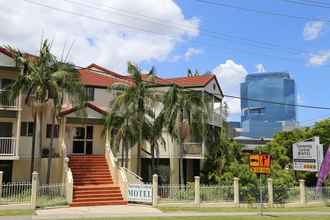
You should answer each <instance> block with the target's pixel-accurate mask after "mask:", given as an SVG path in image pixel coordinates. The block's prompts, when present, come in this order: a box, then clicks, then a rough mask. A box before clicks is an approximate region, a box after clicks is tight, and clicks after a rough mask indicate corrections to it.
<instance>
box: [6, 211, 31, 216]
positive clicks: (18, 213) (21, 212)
mask: <svg viewBox="0 0 330 220" xmlns="http://www.w3.org/2000/svg"><path fill="white" fill-rule="evenodd" d="M33 214H34V211H33V210H29V209H21V210H0V216H19V215H33Z"/></svg>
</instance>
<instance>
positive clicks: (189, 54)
mask: <svg viewBox="0 0 330 220" xmlns="http://www.w3.org/2000/svg"><path fill="white" fill-rule="evenodd" d="M201 52H202V51H201V50H200V49H196V48H193V47H190V48H188V49H187V51H186V52H185V53H184V58H185V59H186V60H190V58H192V57H193V56H195V55H198V54H200V53H201Z"/></svg>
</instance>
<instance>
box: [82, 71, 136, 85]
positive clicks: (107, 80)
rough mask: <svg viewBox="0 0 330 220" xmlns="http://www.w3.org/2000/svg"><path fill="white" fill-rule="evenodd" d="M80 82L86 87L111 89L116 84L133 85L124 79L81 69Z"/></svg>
mask: <svg viewBox="0 0 330 220" xmlns="http://www.w3.org/2000/svg"><path fill="white" fill-rule="evenodd" d="M79 73H80V81H81V83H82V84H83V85H86V86H95V87H109V86H111V85H113V84H114V83H124V84H127V85H131V82H130V81H128V80H124V79H122V78H118V77H113V76H112V75H107V74H106V73H100V72H95V71H93V70H91V69H80V70H79Z"/></svg>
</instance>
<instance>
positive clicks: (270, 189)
mask: <svg viewBox="0 0 330 220" xmlns="http://www.w3.org/2000/svg"><path fill="white" fill-rule="evenodd" d="M267 186H268V207H269V208H271V207H273V202H274V201H273V179H272V178H268V179H267Z"/></svg>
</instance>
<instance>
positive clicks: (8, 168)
mask: <svg viewBox="0 0 330 220" xmlns="http://www.w3.org/2000/svg"><path fill="white" fill-rule="evenodd" d="M0 171H2V172H3V180H2V181H3V182H4V183H8V182H11V177H12V172H13V161H12V160H0Z"/></svg>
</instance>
